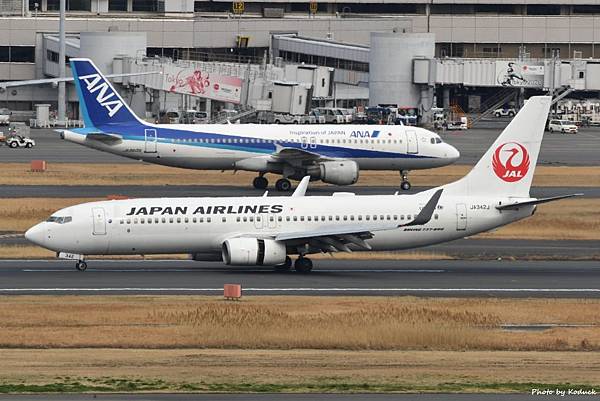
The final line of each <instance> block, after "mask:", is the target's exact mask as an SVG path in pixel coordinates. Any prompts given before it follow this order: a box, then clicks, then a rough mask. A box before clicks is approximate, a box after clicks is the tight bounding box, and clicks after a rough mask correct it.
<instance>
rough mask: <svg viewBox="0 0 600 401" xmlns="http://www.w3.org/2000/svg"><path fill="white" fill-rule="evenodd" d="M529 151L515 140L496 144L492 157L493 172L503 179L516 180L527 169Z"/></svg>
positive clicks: (520, 177) (524, 173)
mask: <svg viewBox="0 0 600 401" xmlns="http://www.w3.org/2000/svg"><path fill="white" fill-rule="evenodd" d="M529 164H530V161H529V153H528V152H527V149H526V148H525V147H524V146H523V145H521V144H520V143H517V142H507V143H505V144H503V145H500V146H498V148H496V151H495V152H494V156H493V158H492V168H493V169H494V173H496V175H497V176H498V178H500V179H501V180H503V181H506V182H517V181H519V180H521V179H522V178H523V177H525V175H527V172H528V171H529Z"/></svg>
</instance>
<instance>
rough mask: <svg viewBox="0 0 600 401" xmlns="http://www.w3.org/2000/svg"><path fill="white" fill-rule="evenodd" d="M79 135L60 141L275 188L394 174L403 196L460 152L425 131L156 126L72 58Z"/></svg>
mask: <svg viewBox="0 0 600 401" xmlns="http://www.w3.org/2000/svg"><path fill="white" fill-rule="evenodd" d="M71 70H72V72H73V77H74V78H75V85H76V87H77V93H78V96H79V103H80V106H81V112H82V115H83V120H84V123H85V128H81V129H72V130H64V131H62V133H61V136H62V137H63V139H65V140H67V141H71V142H75V143H78V144H81V145H85V146H88V147H91V148H94V149H98V150H102V151H105V152H110V153H114V154H117V155H120V156H125V157H129V158H132V159H138V160H143V161H146V162H149V163H156V164H163V165H166V166H173V167H182V168H190V169H201V170H245V171H255V172H257V173H258V177H256V178H255V179H254V182H253V185H254V187H255V188H257V189H265V188H266V187H267V185H268V182H267V179H266V178H265V177H264V175H265V174H266V173H274V174H280V175H282V176H283V178H281V179H279V180H278V181H277V183H276V185H275V187H276V188H277V189H278V190H280V191H288V190H290V189H291V183H290V181H289V179H297V180H299V179H301V178H302V177H304V176H307V175H308V176H310V177H311V179H312V180H322V181H324V182H327V183H331V184H337V185H349V184H354V183H355V182H356V181H357V180H358V175H359V171H360V170H398V171H400V173H401V176H402V181H401V188H402V189H409V188H410V183H409V181H408V178H407V177H408V176H407V174H408V170H414V169H428V168H433V167H440V166H445V165H448V164H451V163H453V162H455V161H456V160H457V159H458V157H459V152H458V151H457V150H456V149H455V148H454V147H452V146H451V145H449V144H447V143H444V142H443V141H442V140H441V138H440V137H439V135H437V134H436V133H434V132H431V131H427V130H425V129H423V128H417V127H405V126H399V125H394V126H369V125H287V126H286V125H277V124H270V125H256V124H219V125H214V124H213V125H209V124H201V125H200V124H199V125H181V124H173V125H156V124H149V123H147V122H145V121H142V120H141V119H139V118H138V117H137V116H136V115H135V114H134V113H133V112H132V111H131V110H130V108H129V107H128V105H127V104H126V103H125V102H124V101H123V99H122V98H121V97H120V96H119V94H118V92H117V91H116V90H115V89H114V88H113V87H112V85H111V84H110V82H108V81H107V80H106V79H105V78H104V76H103V75H102V73H101V72H100V71H99V70H98V69H97V68H96V66H95V65H94V64H93V63H92V62H91V61H90V60H88V59H71Z"/></svg>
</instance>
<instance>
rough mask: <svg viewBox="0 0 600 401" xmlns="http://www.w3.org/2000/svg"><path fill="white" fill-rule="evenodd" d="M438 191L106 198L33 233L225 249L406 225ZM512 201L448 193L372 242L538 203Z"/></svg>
mask: <svg viewBox="0 0 600 401" xmlns="http://www.w3.org/2000/svg"><path fill="white" fill-rule="evenodd" d="M431 194H432V191H431V190H430V191H426V192H422V193H419V194H416V195H385V196H380V195H377V196H358V195H352V194H336V195H333V196H310V197H248V198H148V199H133V200H113V201H102V202H93V203H85V204H81V205H77V206H72V207H68V208H65V209H62V210H60V211H58V212H57V213H55V214H54V216H55V217H69V218H70V219H69V220H70V221H68V222H63V223H58V222H50V221H47V222H43V223H40V224H38V225H36V226H35V227H33V228H32V229H30V230H29V231H28V232H27V238H28V239H29V240H31V241H32V242H34V243H36V244H38V245H40V246H43V247H45V248H48V249H51V250H54V251H57V252H71V253H77V254H98V255H109V254H122V255H124V254H156V253H190V254H193V253H215V254H218V253H220V252H221V248H222V244H223V242H224V241H225V240H227V239H231V238H236V237H253V238H274V237H276V236H277V235H278V234H281V233H290V232H299V231H313V232H318V231H319V230H324V229H326V228H328V227H329V228H331V227H338V228H339V227H343V226H344V225H348V226H352V227H357V226H360V225H361V224H372V223H375V222H385V223H389V222H391V223H393V224H394V225H395V224H397V225H402V224H404V223H406V222H408V221H410V220H411V219H412V218H414V217H415V215H416V214H418V213H419V211H420V209H421V208H422V207H423V206H424V204H425V203H426V202H427V201H428V200H429V198H430V197H431ZM507 201H508V199H499V198H492V197H457V196H444V195H442V197H441V198H440V200H439V202H438V204H437V207H436V211H435V213H434V215H433V216H432V218H431V220H430V221H429V222H428V223H427V224H424V225H418V226H409V227H399V228H395V229H391V230H384V231H376V232H375V233H374V236H373V238H371V239H369V240H367V243H368V244H369V245H370V246H371V247H372V249H373V250H397V249H407V248H413V247H420V246H425V245H430V244H436V243H440V242H444V241H450V240H454V239H457V238H462V237H465V236H468V235H473V234H476V233H479V232H482V231H486V230H490V229H492V228H495V227H498V226H501V225H504V224H508V223H510V222H512V221H516V220H519V219H522V218H524V217H527V216H530V215H531V214H532V212H533V210H534V208H535V207H534V206H525V207H522V208H520V209H519V210H504V211H499V210H497V209H496V208H495V206H497V205H498V204H499V203H500V202H503V203H506V202H507ZM350 248H353V246H352V245H351V246H350ZM354 249H355V250H359V249H358V248H356V247H355V248H354Z"/></svg>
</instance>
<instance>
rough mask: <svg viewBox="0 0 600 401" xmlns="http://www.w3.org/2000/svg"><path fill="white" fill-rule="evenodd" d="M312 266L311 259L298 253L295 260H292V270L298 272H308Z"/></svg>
mask: <svg viewBox="0 0 600 401" xmlns="http://www.w3.org/2000/svg"><path fill="white" fill-rule="evenodd" d="M312 268H313V264H312V260H310V259H309V258H305V257H304V256H302V255H300V257H299V258H298V259H296V262H294V270H296V272H298V273H310V271H311V270H312Z"/></svg>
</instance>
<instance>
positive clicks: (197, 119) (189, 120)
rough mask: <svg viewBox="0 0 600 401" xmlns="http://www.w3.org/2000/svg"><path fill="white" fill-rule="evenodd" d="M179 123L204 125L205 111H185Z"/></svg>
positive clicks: (205, 121)
mask: <svg viewBox="0 0 600 401" xmlns="http://www.w3.org/2000/svg"><path fill="white" fill-rule="evenodd" d="M179 122H180V123H183V124H206V123H208V113H207V112H205V111H196V110H186V111H185V112H184V113H183V117H182V118H181V121H179Z"/></svg>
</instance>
